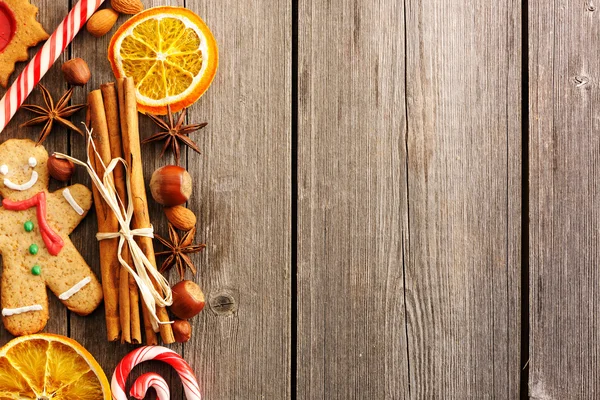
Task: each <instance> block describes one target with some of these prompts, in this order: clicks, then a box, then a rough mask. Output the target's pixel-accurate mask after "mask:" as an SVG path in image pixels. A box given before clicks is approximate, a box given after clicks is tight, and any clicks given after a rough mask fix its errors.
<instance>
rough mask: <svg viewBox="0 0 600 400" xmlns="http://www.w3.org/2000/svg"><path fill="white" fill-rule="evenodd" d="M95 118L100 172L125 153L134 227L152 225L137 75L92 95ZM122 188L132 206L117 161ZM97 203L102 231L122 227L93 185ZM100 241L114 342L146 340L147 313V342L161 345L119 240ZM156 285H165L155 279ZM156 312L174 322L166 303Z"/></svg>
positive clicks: (164, 332) (146, 249) (166, 336)
mask: <svg viewBox="0 0 600 400" xmlns="http://www.w3.org/2000/svg"><path fill="white" fill-rule="evenodd" d="M88 104H89V118H90V122H91V127H92V129H93V131H92V132H93V134H92V138H93V141H94V144H95V146H96V152H97V154H98V155H99V157H100V158H101V159H102V162H100V160H99V158H98V155H96V153H94V152H93V150H92V149H90V151H91V152H90V154H89V158H90V161H91V164H92V167H93V168H94V170H95V172H96V174H98V176H103V175H104V173H105V171H104V166H106V165H108V164H109V163H110V161H111V160H112V159H114V158H124V159H125V161H126V163H127V168H128V169H129V173H130V184H131V192H132V193H131V195H132V196H131V198H132V199H133V210H134V212H133V214H134V216H133V220H132V229H139V228H148V227H150V226H151V224H150V218H149V214H148V202H147V197H146V188H145V185H144V174H143V166H142V156H141V150H140V136H139V127H138V111H137V102H136V93H135V86H134V83H133V79H131V78H124V79H119V80H118V81H117V84H116V85H115V83H107V84H104V85H102V86H101V89H100V90H94V91H92V92H90V94H89V96H88ZM112 179H113V181H114V186H115V189H116V192H117V194H118V196H119V198H120V199H121V201H122V202H123V203H124V206H125V207H127V206H128V204H127V203H126V202H127V199H128V196H127V193H126V176H125V168H124V167H123V165H117V167H116V168H115V169H114V170H113V172H112ZM93 193H94V203H95V206H96V214H97V216H98V231H99V232H111V233H112V232H118V231H119V223H118V220H117V216H116V215H115V214H114V213H113V212H112V210H111V209H110V207H108V205H107V204H106V202H105V201H104V199H103V198H102V196H101V195H100V193H99V192H98V190H97V189H96V187H95V186H93ZM135 240H136V242H137V244H138V245H139V247H140V248H141V249H142V251H143V253H144V255H145V256H146V257H147V258H148V260H149V261H150V263H151V264H152V266H154V268H156V260H155V256H154V246H153V244H152V238H150V237H146V236H139V237H136V239H135ZM99 244H100V268H101V275H102V286H103V290H104V302H105V313H106V330H107V336H108V340H109V341H116V340H119V339H120V340H121V343H134V344H138V343H142V332H141V331H142V327H141V324H142V321H141V318H140V306H141V310H142V316H143V325H144V332H145V336H146V344H148V345H155V344H157V335H156V332H155V331H154V329H153V327H152V321H151V312H149V310H148V309H147V307H146V305H145V304H144V302H141V303H140V293H139V289H138V286H137V284H136V282H135V281H134V279H133V276H132V275H131V274H130V273H129V272H128V271H127V270H126V269H125V268H124V267H123V266H122V265H121V264H120V262H119V259H118V254H117V253H118V246H119V239H117V238H115V239H108V240H102V241H100V242H99ZM121 256H122V257H123V259H124V260H125V261H126V262H127V263H128V264H129V265H131V264H132V262H131V261H132V260H131V254H130V252H129V248H128V247H127V245H126V244H125V246H124V247H123V252H122V254H121ZM154 286H155V289H156V290H159V291H160V286H159V285H157V284H156V282H154ZM152 311H153V312H156V315H157V316H158V318H159V320H160V321H161V322H167V321H169V315H168V313H167V310H166V309H165V308H164V307H159V306H157V309H156V310H152ZM159 331H160V336H161V339H162V341H163V343H166V344H168V343H173V342H175V338H174V336H173V330H172V328H171V325H169V324H160V325H159Z"/></svg>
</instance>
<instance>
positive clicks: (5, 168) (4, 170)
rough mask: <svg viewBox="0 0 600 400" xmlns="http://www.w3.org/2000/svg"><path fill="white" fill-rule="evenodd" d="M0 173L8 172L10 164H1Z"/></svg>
mask: <svg viewBox="0 0 600 400" xmlns="http://www.w3.org/2000/svg"><path fill="white" fill-rule="evenodd" d="M0 174H2V175H6V174H8V165H6V164H2V165H0Z"/></svg>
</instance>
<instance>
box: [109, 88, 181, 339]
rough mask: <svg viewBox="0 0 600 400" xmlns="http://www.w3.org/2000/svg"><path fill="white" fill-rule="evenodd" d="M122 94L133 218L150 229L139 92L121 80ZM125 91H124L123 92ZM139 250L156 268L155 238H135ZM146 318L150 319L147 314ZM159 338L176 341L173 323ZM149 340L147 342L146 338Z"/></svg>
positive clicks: (165, 317) (162, 312) (160, 310)
mask: <svg viewBox="0 0 600 400" xmlns="http://www.w3.org/2000/svg"><path fill="white" fill-rule="evenodd" d="M118 84H119V91H120V92H121V91H122V93H123V105H124V108H123V109H122V110H123V112H124V113H125V126H126V128H125V129H123V127H122V133H123V150H124V153H125V154H126V155H127V158H128V164H129V168H130V172H131V178H130V179H131V191H132V196H133V209H134V219H133V228H135V229H140V228H148V227H150V226H151V224H150V218H149V214H148V201H147V197H146V187H145V184H144V171H143V165H142V155H141V149H140V133H139V127H138V113H137V100H136V90H135V85H134V83H133V79H132V78H125V79H124V80H119V81H118ZM121 88H122V89H121ZM136 240H137V242H138V244H139V246H140V249H141V250H142V251H143V253H144V254H145V255H146V257H147V258H148V260H149V261H150V263H151V264H152V265H153V266H154V268H156V259H155V255H154V245H153V243H152V238H149V237H145V236H140V237H137V238H136ZM154 287H155V289H156V290H159V291H160V290H161V288H160V286H159V285H158V284H157V282H154ZM142 308H145V304H142ZM156 315H157V316H158V318H159V320H160V321H161V322H168V321H169V314H168V313H167V310H166V309H165V308H164V307H157V308H156ZM144 316H145V317H147V316H148V315H147V313H146V311H144ZM159 329H160V336H161V338H162V341H163V343H165V344H169V343H174V342H175V337H174V336H173V329H172V328H171V325H170V324H160V326H159ZM147 340H148V339H147Z"/></svg>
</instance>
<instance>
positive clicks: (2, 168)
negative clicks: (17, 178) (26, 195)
mask: <svg viewBox="0 0 600 400" xmlns="http://www.w3.org/2000/svg"><path fill="white" fill-rule="evenodd" d="M36 165H37V160H36V159H35V157H29V160H27V165H25V170H27V169H29V168H35V166H36ZM8 171H9V169H8V165H6V164H2V165H0V174H2V175H6V174H8ZM37 180H38V173H37V172H35V171H32V172H31V178H29V181H27V182H25V183H21V184H16V183H13V182H12V181H11V180H10V179H8V178H4V186H6V187H7V188H9V189H12V190H19V191H23V190H28V189H31V188H32V187H33V185H35V184H36V182H37Z"/></svg>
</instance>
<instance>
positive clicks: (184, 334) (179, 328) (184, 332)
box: [171, 319, 192, 343]
mask: <svg viewBox="0 0 600 400" xmlns="http://www.w3.org/2000/svg"><path fill="white" fill-rule="evenodd" d="M171 327H172V328H173V335H174V336H175V341H176V342H177V343H185V342H187V341H188V340H190V338H191V337H192V325H190V323H189V322H188V321H184V320H181V319H178V320H175V321H173V324H172V325H171Z"/></svg>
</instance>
